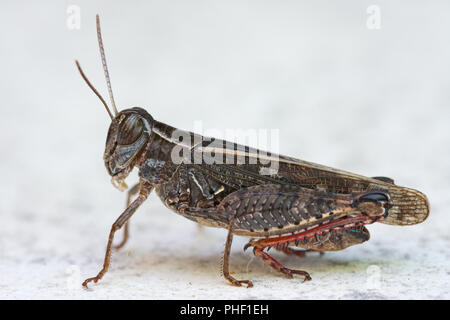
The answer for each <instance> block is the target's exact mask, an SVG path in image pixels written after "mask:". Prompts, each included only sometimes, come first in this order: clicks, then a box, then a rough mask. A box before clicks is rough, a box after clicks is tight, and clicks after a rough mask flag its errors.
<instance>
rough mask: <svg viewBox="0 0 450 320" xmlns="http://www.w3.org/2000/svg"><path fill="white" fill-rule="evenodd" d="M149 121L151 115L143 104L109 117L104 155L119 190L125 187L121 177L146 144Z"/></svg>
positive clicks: (149, 126) (124, 176) (124, 175)
mask: <svg viewBox="0 0 450 320" xmlns="http://www.w3.org/2000/svg"><path fill="white" fill-rule="evenodd" d="M152 124H153V118H152V117H151V116H150V114H148V113H147V111H145V110H144V109H142V108H131V109H125V110H123V111H121V112H119V113H118V114H117V115H116V117H114V118H113V119H112V122H111V125H110V126H109V130H108V136H107V138H106V146H105V153H104V155H103V159H104V161H105V166H106V170H108V173H109V174H110V175H111V177H112V180H111V181H112V183H113V185H114V186H115V187H116V188H118V189H119V190H124V189H126V188H127V186H126V184H125V183H124V179H125V178H126V177H127V176H128V174H129V173H130V172H131V170H132V169H133V167H134V165H135V164H136V162H137V160H138V159H139V155H140V154H141V151H142V150H143V149H144V146H145V145H146V144H147V141H148V139H149V137H150V133H151V130H152Z"/></svg>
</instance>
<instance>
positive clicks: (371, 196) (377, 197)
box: [359, 192, 389, 202]
mask: <svg viewBox="0 0 450 320" xmlns="http://www.w3.org/2000/svg"><path fill="white" fill-rule="evenodd" d="M359 201H375V202H381V201H383V202H389V197H388V196H387V195H386V194H385V193H382V192H369V193H366V194H365V195H363V196H361V198H359Z"/></svg>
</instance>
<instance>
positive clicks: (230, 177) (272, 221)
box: [76, 15, 429, 287]
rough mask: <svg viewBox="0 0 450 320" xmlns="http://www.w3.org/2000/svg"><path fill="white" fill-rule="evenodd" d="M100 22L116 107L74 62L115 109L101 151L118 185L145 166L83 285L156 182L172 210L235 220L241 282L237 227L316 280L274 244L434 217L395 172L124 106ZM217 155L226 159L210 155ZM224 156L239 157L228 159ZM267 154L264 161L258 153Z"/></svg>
mask: <svg viewBox="0 0 450 320" xmlns="http://www.w3.org/2000/svg"><path fill="white" fill-rule="evenodd" d="M96 23H97V37H98V43H99V47H100V54H101V59H102V64H103V69H104V73H105V78H106V82H107V86H108V93H109V96H110V100H111V105H112V110H113V112H112V111H111V109H110V108H109V107H108V105H107V103H106V102H105V100H104V99H103V98H102V96H101V95H100V94H99V93H98V91H97V90H96V89H95V88H94V87H93V86H92V84H91V83H90V82H89V80H88V79H87V77H86V76H85V74H84V72H83V71H82V69H81V67H80V65H79V63H78V61H76V65H77V67H78V70H79V72H80V74H81V76H82V77H83V79H84V80H85V82H86V83H87V84H88V86H89V87H90V88H91V89H92V91H93V92H94V93H95V94H96V95H97V96H98V97H99V99H100V100H101V102H102V103H103V105H104V106H105V108H106V111H107V112H108V114H109V116H110V118H111V124H110V126H109V131H108V135H107V139H106V147H105V152H104V157H103V158H104V162H105V166H106V169H107V171H108V173H109V174H110V175H111V177H112V178H111V179H112V180H111V181H112V183H113V185H114V186H115V187H117V188H118V189H120V190H122V191H123V190H125V189H127V186H126V184H125V182H124V181H125V179H126V177H127V176H128V175H129V173H130V172H131V171H132V170H133V169H134V168H135V167H137V168H138V170H139V183H138V184H137V185H135V186H134V187H132V188H131V189H130V190H129V191H128V202H127V207H126V209H125V211H124V212H123V213H122V214H121V215H120V216H119V218H117V220H116V221H115V222H114V224H113V225H112V227H111V231H110V233H109V238H108V244H107V249H106V255H105V259H104V264H103V268H102V269H101V270H100V272H99V273H98V274H97V276H95V277H92V278H88V279H86V280H85V281H84V282H83V286H84V287H87V284H88V283H89V282H91V281H93V282H97V281H99V280H100V279H101V278H102V277H103V276H104V275H105V273H106V272H107V271H108V268H109V266H110V260H111V253H112V250H113V239H114V235H115V233H116V231H118V230H119V229H121V228H122V227H124V226H125V231H124V237H123V240H122V242H121V243H120V244H119V245H118V246H116V248H120V247H122V246H123V245H124V244H125V243H126V241H127V238H128V221H129V219H130V218H131V216H132V215H133V214H134V213H135V212H136V210H137V209H138V208H139V207H140V206H141V205H142V204H143V203H144V202H145V200H146V199H147V197H148V195H149V194H150V192H151V191H152V190H153V189H154V190H155V191H156V193H157V195H158V196H159V198H160V199H161V200H162V202H163V203H164V204H165V205H166V206H167V207H168V208H169V209H171V210H172V211H174V212H176V213H178V214H180V215H182V216H184V217H186V218H188V219H190V220H193V221H195V222H197V223H199V224H201V225H205V226H209V227H218V228H224V229H227V230H228V235H227V238H226V243H225V250H224V255H223V265H222V274H223V276H224V277H225V279H227V280H228V281H229V283H230V284H232V285H235V286H247V287H252V286H253V284H252V282H251V281H249V280H238V279H235V278H234V277H233V276H231V274H230V272H229V257H230V248H231V244H232V240H233V236H234V235H238V236H245V237H249V238H250V241H249V242H248V243H247V244H246V245H245V247H244V249H247V248H249V247H252V248H253V252H254V254H255V255H256V256H258V257H260V258H261V259H262V261H263V262H264V263H266V264H268V265H269V266H270V267H272V268H273V269H275V270H277V271H279V272H280V273H282V274H283V275H284V276H286V277H287V278H293V275H295V274H297V275H300V276H301V277H303V279H304V281H306V280H311V277H310V275H309V274H308V272H306V271H303V270H293V269H288V268H286V267H285V266H284V265H282V264H281V263H280V262H278V261H277V260H275V259H274V258H273V257H272V256H270V255H269V253H268V250H269V249H270V248H271V247H274V248H275V249H277V250H279V251H282V252H284V253H286V254H296V255H299V256H302V255H304V252H305V251H319V252H324V251H336V250H342V249H345V248H347V247H349V246H352V245H356V244H360V243H363V242H365V241H367V240H368V239H369V231H368V230H367V228H366V227H365V226H366V225H369V224H372V223H375V222H381V223H385V224H391V225H413V224H417V223H420V222H422V221H424V220H425V219H426V218H427V217H428V214H429V203H428V199H427V197H426V196H425V195H424V194H423V193H421V192H419V191H417V190H414V189H410V188H406V187H401V186H397V185H395V184H394V181H393V180H392V179H390V178H386V177H373V178H369V177H364V176H361V175H357V174H354V173H350V172H346V171H343V170H338V169H333V168H330V167H326V166H323V165H319V164H315V163H311V162H307V161H303V160H299V159H294V158H291V157H287V156H282V155H275V154H270V153H265V152H262V151H260V150H254V149H251V148H249V147H246V146H242V145H238V144H235V143H230V142H228V141H223V140H218V139H214V138H205V137H202V136H200V135H197V134H195V133H192V132H188V131H183V130H179V129H176V128H174V127H171V126H169V125H167V124H164V123H162V122H159V121H157V120H155V119H153V118H152V116H151V115H150V114H149V113H148V112H147V111H146V110H144V109H142V108H138V107H134V108H129V109H125V110H122V111H120V112H119V111H118V110H117V108H116V105H115V102H114V97H113V94H112V89H111V82H110V77H109V73H108V68H107V64H106V58H105V52H104V47H103V41H102V36H101V30H100V20H99V17H98V15H97V17H96ZM180 137H182V138H183V139H181V138H180ZM205 142H208V143H205ZM180 154H181V155H182V156H180V157H178V156H177V155H180ZM212 155H213V157H214V159H215V160H217V159H219V160H222V161H215V162H214V161H213V162H211V161H209V160H210V158H211V156H212ZM208 157H209V158H208ZM224 158H226V159H227V160H232V161H223V160H224ZM180 159H181V160H182V161H180ZM208 159H209V160H208ZM261 159H263V160H265V162H264V163H263V162H262V161H258V160H261ZM207 160H208V161H207ZM224 162H225V163H224ZM268 164H270V165H271V166H272V165H273V164H275V165H276V168H277V170H269V169H270V168H269V167H268ZM136 195H137V197H136V198H135V200H133V201H131V199H132V198H133V197H134V196H136Z"/></svg>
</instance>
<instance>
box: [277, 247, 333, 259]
mask: <svg viewBox="0 0 450 320" xmlns="http://www.w3.org/2000/svg"><path fill="white" fill-rule="evenodd" d="M275 248H276V247H275ZM276 249H277V250H278V251H281V252H283V253H284V254H287V255H288V256H290V255H295V256H297V257H300V258H303V257H305V256H306V253H307V252H319V254H320V256H323V255H324V254H325V252H323V251H318V250H313V249H306V250H298V249H293V248H291V247H281V248H276Z"/></svg>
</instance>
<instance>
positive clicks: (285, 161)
mask: <svg viewBox="0 0 450 320" xmlns="http://www.w3.org/2000/svg"><path fill="white" fill-rule="evenodd" d="M216 143H217V144H216V145H219V146H221V145H225V144H227V142H226V141H225V142H224V141H222V140H216ZM227 145H230V144H229V143H228V144H227ZM231 145H232V146H233V148H234V150H230V149H226V150H225V151H223V152H224V153H226V154H227V155H229V154H232V153H233V152H234V153H236V154H237V153H239V154H245V157H244V160H245V161H244V163H243V164H222V165H207V166H202V168H204V169H206V170H208V171H209V172H210V173H211V174H215V175H218V176H221V178H220V179H221V181H227V182H228V183H229V184H230V185H232V186H233V187H234V188H235V189H239V188H242V187H248V186H252V185H260V184H280V185H296V186H300V187H303V188H306V189H311V190H322V191H327V192H333V193H336V194H351V193H354V192H356V193H358V192H366V191H370V190H381V191H384V192H387V193H388V194H389V195H390V197H391V199H392V202H393V207H392V208H391V209H390V210H389V216H388V217H387V218H386V219H385V220H384V221H383V222H382V223H386V224H391V225H413V224H417V223H420V222H422V221H424V220H425V219H426V218H427V217H428V215H429V211H430V208H429V202H428V199H427V197H426V195H425V194H423V193H421V192H420V191H417V190H414V189H410V188H406V187H401V186H397V185H394V184H393V183H391V181H390V180H388V179H380V178H378V179H375V178H369V177H365V176H361V175H358V174H354V173H351V172H347V171H343V170H339V169H334V168H331V167H326V166H323V165H319V164H315V163H312V162H307V161H303V160H299V159H295V158H291V157H287V156H282V155H273V154H272V155H270V154H269V155H267V153H266V152H262V153H261V151H259V150H255V149H253V150H252V149H250V148H248V147H246V146H242V145H238V144H231ZM208 148H209V147H205V146H201V147H200V146H199V147H197V148H196V151H197V152H205V151H207V152H211V150H210V148H209V149H208ZM214 152H215V153H216V154H217V153H219V152H221V150H220V148H215V149H214ZM258 154H264V155H265V160H266V161H267V159H268V160H270V162H271V163H269V164H266V165H262V164H260V163H259V162H258V163H256V164H254V163H255V161H254V160H255V157H256V158H257V157H258ZM252 160H253V162H252ZM267 167H274V168H276V170H275V171H273V172H272V173H270V174H261V173H262V172H263V170H262V168H267ZM266 172H267V171H266ZM269 172H270V171H269Z"/></svg>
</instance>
